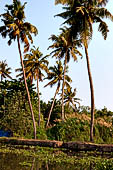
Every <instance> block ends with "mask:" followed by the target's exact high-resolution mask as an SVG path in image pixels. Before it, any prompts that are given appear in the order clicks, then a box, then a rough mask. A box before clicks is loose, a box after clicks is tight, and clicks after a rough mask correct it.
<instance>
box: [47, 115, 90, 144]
mask: <svg viewBox="0 0 113 170" xmlns="http://www.w3.org/2000/svg"><path fill="white" fill-rule="evenodd" d="M47 134H48V137H49V138H50V139H55V140H61V141H88V139H89V124H88V122H87V121H82V120H79V119H77V118H70V119H68V120H67V121H66V122H59V123H58V124H57V125H56V126H54V127H53V128H51V129H48V131H47Z"/></svg>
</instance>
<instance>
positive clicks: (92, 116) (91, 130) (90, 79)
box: [85, 45, 95, 142]
mask: <svg viewBox="0 0 113 170" xmlns="http://www.w3.org/2000/svg"><path fill="white" fill-rule="evenodd" d="M85 54H86V61H87V69H88V76H89V82H90V91H91V123H90V141H91V142H93V131H94V109H95V104H94V88H93V81H92V76H91V70H90V63H89V56H88V49H87V46H86V45H85Z"/></svg>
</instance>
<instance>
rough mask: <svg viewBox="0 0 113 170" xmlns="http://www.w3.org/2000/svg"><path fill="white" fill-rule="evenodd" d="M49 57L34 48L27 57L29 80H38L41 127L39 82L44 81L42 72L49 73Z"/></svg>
mask: <svg viewBox="0 0 113 170" xmlns="http://www.w3.org/2000/svg"><path fill="white" fill-rule="evenodd" d="M47 57H48V56H44V57H43V54H42V53H41V52H40V51H39V48H36V47H35V46H33V48H32V49H31V50H30V53H29V54H26V55H25V59H26V60H24V63H25V72H26V76H27V78H29V79H30V80H31V82H32V81H33V77H34V79H35V80H37V93H38V111H39V121H38V125H39V127H40V93H39V81H43V77H44V74H43V73H42V71H45V72H48V68H47V66H48V60H47Z"/></svg>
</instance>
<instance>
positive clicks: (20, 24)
mask: <svg viewBox="0 0 113 170" xmlns="http://www.w3.org/2000/svg"><path fill="white" fill-rule="evenodd" d="M25 4H26V3H24V5H22V4H21V2H20V1H19V0H15V1H13V4H11V5H6V6H5V7H6V9H5V11H6V12H5V13H4V14H1V17H2V19H1V21H2V22H3V23H4V25H3V26H1V27H0V33H1V35H2V37H3V38H6V36H9V40H8V45H11V43H12V40H16V39H17V43H18V50H19V54H20V60H21V66H22V70H23V76H24V81H25V87H26V91H27V95H28V101H29V107H30V110H31V114H32V119H33V126H34V138H36V125H35V118H34V113H33V109H32V104H31V99H30V94H29V90H28V86H27V82H26V75H25V70H24V63H23V59H22V53H21V48H20V40H21V42H23V43H24V52H27V51H28V50H29V46H30V44H29V41H28V39H30V41H31V43H32V42H33V40H32V36H31V34H32V33H33V34H34V35H37V29H36V27H35V26H33V25H31V24H30V23H28V22H25V13H24V8H25Z"/></svg>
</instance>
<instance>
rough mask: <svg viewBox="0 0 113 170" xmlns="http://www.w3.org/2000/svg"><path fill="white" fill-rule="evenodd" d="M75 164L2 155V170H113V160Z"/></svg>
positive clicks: (0, 157) (87, 161) (17, 155)
mask: <svg viewBox="0 0 113 170" xmlns="http://www.w3.org/2000/svg"><path fill="white" fill-rule="evenodd" d="M81 159H82V161H81V162H80V158H79V159H78V160H79V161H78V162H77V161H76V162H75V163H73V164H72V163H62V162H60V163H59V162H51V161H50V163H46V162H43V161H39V160H38V159H37V158H33V157H30V156H28V157H27V156H23V155H20V154H15V153H0V170H113V158H112V157H111V158H109V159H106V160H105V159H101V160H100V159H99V161H97V162H93V161H90V160H89V159H88V158H87V160H85V161H84V159H83V158H81Z"/></svg>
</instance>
